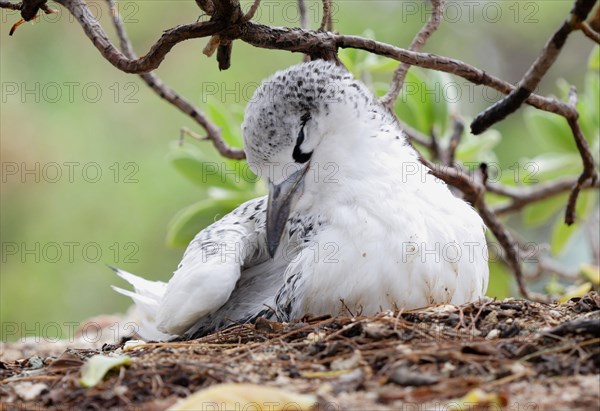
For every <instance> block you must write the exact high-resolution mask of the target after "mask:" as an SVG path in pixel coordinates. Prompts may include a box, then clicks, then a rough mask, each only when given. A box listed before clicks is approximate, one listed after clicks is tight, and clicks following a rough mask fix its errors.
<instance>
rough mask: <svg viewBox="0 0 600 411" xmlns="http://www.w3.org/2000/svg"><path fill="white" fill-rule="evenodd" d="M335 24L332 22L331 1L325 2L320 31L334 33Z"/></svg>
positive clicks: (325, 0)
mask: <svg viewBox="0 0 600 411" xmlns="http://www.w3.org/2000/svg"><path fill="white" fill-rule="evenodd" d="M332 30H333V23H332V20H331V0H323V18H322V20H321V25H320V26H319V31H332Z"/></svg>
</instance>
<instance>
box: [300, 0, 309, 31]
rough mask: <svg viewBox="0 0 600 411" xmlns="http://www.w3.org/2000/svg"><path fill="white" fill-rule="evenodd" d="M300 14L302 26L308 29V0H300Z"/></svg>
mask: <svg viewBox="0 0 600 411" xmlns="http://www.w3.org/2000/svg"><path fill="white" fill-rule="evenodd" d="M298 14H299V15H300V28H302V29H303V30H308V29H309V26H308V14H307V13H306V1H305V0H298Z"/></svg>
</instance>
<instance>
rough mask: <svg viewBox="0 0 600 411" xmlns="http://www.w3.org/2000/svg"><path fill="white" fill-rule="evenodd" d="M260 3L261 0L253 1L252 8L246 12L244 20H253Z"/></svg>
mask: <svg viewBox="0 0 600 411" xmlns="http://www.w3.org/2000/svg"><path fill="white" fill-rule="evenodd" d="M259 5H260V0H254V3H252V6H250V9H249V10H248V12H246V14H245V15H244V20H245V21H250V20H252V18H253V17H254V15H255V14H256V10H258V6H259Z"/></svg>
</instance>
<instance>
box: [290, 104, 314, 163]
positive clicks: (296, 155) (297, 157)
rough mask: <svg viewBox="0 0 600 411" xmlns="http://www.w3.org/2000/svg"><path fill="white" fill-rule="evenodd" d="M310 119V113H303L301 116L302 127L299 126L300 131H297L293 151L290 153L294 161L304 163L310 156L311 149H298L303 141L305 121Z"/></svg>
mask: <svg viewBox="0 0 600 411" xmlns="http://www.w3.org/2000/svg"><path fill="white" fill-rule="evenodd" d="M308 120H310V114H308V113H307V114H305V115H303V116H302V119H301V121H302V127H301V128H300V132H299V133H298V138H297V139H296V146H295V147H294V152H293V153H292V158H293V159H294V161H295V162H296V163H300V164H304V163H306V162H307V161H308V160H310V157H311V156H312V151H311V152H310V153H303V152H302V150H301V149H300V146H301V145H302V143H303V142H304V126H305V125H306V122H307V121H308Z"/></svg>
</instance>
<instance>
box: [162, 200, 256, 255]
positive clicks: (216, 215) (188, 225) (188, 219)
mask: <svg viewBox="0 0 600 411" xmlns="http://www.w3.org/2000/svg"><path fill="white" fill-rule="evenodd" d="M240 200H241V198H240V197H238V196H236V197H230V198H220V199H216V198H209V199H206V200H202V201H199V202H197V203H195V204H192V205H190V206H188V207H186V208H184V209H183V210H180V211H179V212H178V213H177V214H176V215H175V216H174V217H173V219H172V220H171V222H170V223H169V229H168V232H167V244H168V245H169V246H171V247H185V246H187V245H188V244H189V243H190V241H192V239H193V238H194V237H195V236H196V234H198V232H200V230H202V229H204V228H206V227H208V226H209V225H211V224H212V223H214V222H215V221H217V220H219V219H220V218H221V217H223V216H224V215H225V214H227V213H229V212H230V211H231V210H233V209H234V208H235V207H237V206H238V205H239V204H240V203H241V202H243V201H244V200H242V201H240Z"/></svg>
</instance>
